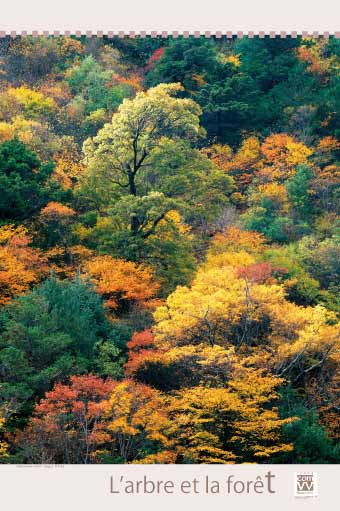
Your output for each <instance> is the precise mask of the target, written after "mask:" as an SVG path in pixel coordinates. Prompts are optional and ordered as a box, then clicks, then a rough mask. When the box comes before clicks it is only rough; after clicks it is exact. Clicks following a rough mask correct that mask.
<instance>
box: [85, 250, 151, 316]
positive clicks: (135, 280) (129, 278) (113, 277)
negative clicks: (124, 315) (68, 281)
mask: <svg viewBox="0 0 340 511" xmlns="http://www.w3.org/2000/svg"><path fill="white" fill-rule="evenodd" d="M85 275H88V276H89V278H90V280H91V281H92V282H93V283H94V285H95V287H96V290H97V291H98V293H100V294H101V295H103V297H104V299H105V304H106V305H107V307H109V308H110V309H111V310H115V311H121V312H124V311H126V310H127V309H129V305H132V304H135V305H137V306H138V307H153V306H154V302H153V298H154V296H155V294H156V292H157V289H158V284H157V283H156V282H155V281H154V280H153V276H152V272H151V270H150V269H148V268H146V267H144V266H142V265H137V264H136V263H134V262H132V261H125V260H123V259H114V258H113V257H111V256H108V255H105V256H97V257H94V258H93V259H91V260H89V261H88V263H87V264H86V265H85Z"/></svg>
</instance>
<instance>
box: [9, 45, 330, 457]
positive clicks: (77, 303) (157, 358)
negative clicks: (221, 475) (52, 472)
mask: <svg viewBox="0 0 340 511" xmlns="http://www.w3.org/2000/svg"><path fill="white" fill-rule="evenodd" d="M339 106H340V39H337V38H335V37H332V36H331V37H313V38H312V37H301V36H298V37H295V38H293V37H286V38H280V37H274V38H270V37H267V36H266V37H262V38H260V37H253V38H250V37H246V36H244V37H241V38H237V37H232V38H226V37H221V38H216V37H211V38H206V37H203V36H202V37H191V36H190V37H183V36H179V37H177V38H175V37H149V36H147V37H144V38H143V37H140V36H137V37H134V38H129V37H122V38H119V37H112V38H108V37H106V36H105V37H67V36H56V37H52V36H51V37H50V36H36V37H32V36H26V37H23V36H16V37H3V38H1V39H0V463H1V464H130V463H134V464H155V463H156V464H234V463H236V464H240V463H241V464H242V463H260V464H261V463H265V464H274V463H275V464H311V463H313V464H314V463H316V464H338V463H340V443H339V440H340V116H339V111H340V108H339Z"/></svg>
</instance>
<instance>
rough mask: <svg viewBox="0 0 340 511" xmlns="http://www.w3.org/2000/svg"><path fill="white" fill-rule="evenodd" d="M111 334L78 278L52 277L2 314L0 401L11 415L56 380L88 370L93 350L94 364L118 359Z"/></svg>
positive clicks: (97, 303) (24, 408) (100, 308)
mask: <svg viewBox="0 0 340 511" xmlns="http://www.w3.org/2000/svg"><path fill="white" fill-rule="evenodd" d="M110 335H111V325H110V322H109V321H108V319H107V318H106V315H105V309H104V308H103V305H102V301H101V299H100V297H99V296H98V295H97V294H96V293H95V292H94V291H93V289H92V288H91V286H89V285H88V284H86V283H85V282H83V281H82V280H81V279H80V278H79V277H78V278H76V279H75V280H74V281H70V282H68V281H57V280H56V278H55V277H53V276H52V277H51V278H50V279H49V280H47V281H45V282H44V284H43V285H41V286H40V287H36V288H35V289H34V290H33V291H31V292H30V293H28V294H26V295H25V296H22V297H20V298H18V299H17V300H15V301H13V302H12V304H10V305H9V306H8V307H7V308H6V309H4V310H3V311H2V313H1V331H0V348H1V349H0V374H1V380H2V382H3V383H2V384H1V388H0V391H1V399H2V400H3V401H5V402H7V403H8V407H9V408H12V411H13V414H19V417H20V414H22V413H24V412H25V413H27V411H28V410H29V409H30V406H31V404H32V400H34V399H35V398H36V397H37V396H41V395H42V394H43V393H44V392H45V391H46V390H49V389H50V388H51V386H52V385H53V383H54V382H55V381H63V380H64V379H65V378H66V377H67V376H69V375H70V374H77V373H78V374H79V373H83V372H86V371H89V370H91V369H92V368H93V367H94V366H95V364H96V362H95V354H96V352H98V350H99V353H100V355H99V362H98V364H99V366H101V365H102V361H101V360H103V362H105V360H107V357H108V356H110V357H111V358H112V357H115V358H116V359H117V358H118V348H117V349H115V348H114V341H113V339H111V337H110ZM105 343H107V344H106V345H105ZM110 346H111V347H110ZM105 357H106V358H105ZM111 370H113V369H111Z"/></svg>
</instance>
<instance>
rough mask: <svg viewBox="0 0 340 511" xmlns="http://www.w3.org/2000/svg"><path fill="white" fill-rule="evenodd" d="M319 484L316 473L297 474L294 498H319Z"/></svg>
mask: <svg viewBox="0 0 340 511" xmlns="http://www.w3.org/2000/svg"><path fill="white" fill-rule="evenodd" d="M317 495H318V482H317V474H316V472H295V477H294V497H317Z"/></svg>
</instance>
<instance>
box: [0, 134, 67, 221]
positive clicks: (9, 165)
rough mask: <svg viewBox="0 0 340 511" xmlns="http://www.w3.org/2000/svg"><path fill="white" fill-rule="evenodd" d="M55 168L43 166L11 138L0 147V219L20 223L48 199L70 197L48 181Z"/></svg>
mask: <svg viewBox="0 0 340 511" xmlns="http://www.w3.org/2000/svg"><path fill="white" fill-rule="evenodd" d="M53 169H54V166H53V164H52V163H47V164H42V163H41V162H40V161H39V159H38V158H37V157H36V155H35V154H34V153H33V152H32V151H30V150H29V149H28V148H27V147H26V146H25V144H24V143H23V142H21V141H20V140H18V139H17V138H14V139H12V140H9V141H6V142H4V143H3V144H1V145H0V189H1V196H0V219H1V220H2V221H11V220H12V221H22V220H24V219H26V218H30V217H31V216H32V215H34V214H36V213H37V212H38V211H39V210H40V209H41V208H42V207H43V206H45V205H46V204H47V202H49V201H50V200H58V199H59V200H60V199H62V198H66V197H67V196H69V194H68V193H65V192H63V190H62V189H61V188H60V186H59V185H58V183H57V182H56V181H54V180H53V179H51V174H52V172H53Z"/></svg>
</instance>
